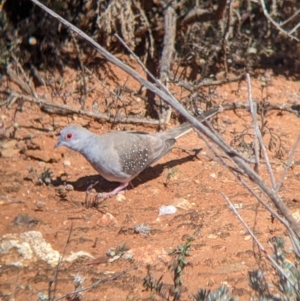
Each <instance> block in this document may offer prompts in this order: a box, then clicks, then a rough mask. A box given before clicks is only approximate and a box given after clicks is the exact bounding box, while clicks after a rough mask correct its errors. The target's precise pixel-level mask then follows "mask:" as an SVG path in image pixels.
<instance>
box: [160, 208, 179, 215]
mask: <svg viewBox="0 0 300 301" xmlns="http://www.w3.org/2000/svg"><path fill="white" fill-rule="evenodd" d="M176 211H177V209H176V207H175V206H161V207H160V208H159V215H168V214H174V213H175V212H176Z"/></svg>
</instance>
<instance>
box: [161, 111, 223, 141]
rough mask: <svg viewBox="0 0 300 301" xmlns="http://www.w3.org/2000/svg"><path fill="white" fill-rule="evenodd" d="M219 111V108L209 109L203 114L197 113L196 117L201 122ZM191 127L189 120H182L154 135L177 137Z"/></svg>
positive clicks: (165, 137) (168, 137)
mask: <svg viewBox="0 0 300 301" xmlns="http://www.w3.org/2000/svg"><path fill="white" fill-rule="evenodd" d="M218 112H219V108H214V109H211V110H209V111H206V112H204V113H203V114H201V115H199V116H198V117H197V119H198V120H199V121H200V122H203V121H204V120H208V119H209V118H210V117H212V116H214V115H216V114H217V113H218ZM192 128H193V126H192V124H190V123H189V122H184V123H183V124H181V125H179V126H177V127H175V128H173V129H170V130H168V131H165V132H159V133H156V134H155V135H156V136H159V137H161V138H163V139H178V138H179V137H181V136H183V135H185V134H187V133H188V132H189V131H191V130H192Z"/></svg>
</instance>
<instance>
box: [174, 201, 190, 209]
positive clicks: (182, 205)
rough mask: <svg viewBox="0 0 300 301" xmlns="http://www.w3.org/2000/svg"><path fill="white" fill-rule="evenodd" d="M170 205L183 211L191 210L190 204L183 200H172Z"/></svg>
mask: <svg viewBox="0 0 300 301" xmlns="http://www.w3.org/2000/svg"><path fill="white" fill-rule="evenodd" d="M172 205H174V206H175V207H176V208H179V209H183V210H189V209H191V208H192V205H191V203H190V202H189V201H188V200H186V199H183V198H180V199H175V200H173V202H172Z"/></svg>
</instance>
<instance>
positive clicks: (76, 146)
mask: <svg viewBox="0 0 300 301" xmlns="http://www.w3.org/2000/svg"><path fill="white" fill-rule="evenodd" d="M90 134H91V133H90V132H89V131H88V130H86V129H85V128H82V127H79V126H76V125H69V126H67V127H65V128H64V129H63V130H62V131H61V132H60V137H59V139H58V141H57V143H56V144H55V146H54V148H56V147H59V146H66V147H68V148H70V149H72V150H75V151H78V152H80V150H81V148H82V146H83V145H84V141H85V140H86V139H87V138H88V136H89V135H90Z"/></svg>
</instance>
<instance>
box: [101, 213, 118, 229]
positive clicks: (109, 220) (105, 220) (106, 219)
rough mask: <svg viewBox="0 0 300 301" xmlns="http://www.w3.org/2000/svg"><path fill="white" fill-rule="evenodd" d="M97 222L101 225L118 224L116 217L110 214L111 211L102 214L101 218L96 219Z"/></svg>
mask: <svg viewBox="0 0 300 301" xmlns="http://www.w3.org/2000/svg"><path fill="white" fill-rule="evenodd" d="M98 224H101V225H103V226H106V225H110V224H112V225H114V226H116V225H118V221H117V219H116V218H115V217H114V216H113V215H112V214H111V213H105V214H103V215H102V217H101V219H100V220H99V221H98Z"/></svg>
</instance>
